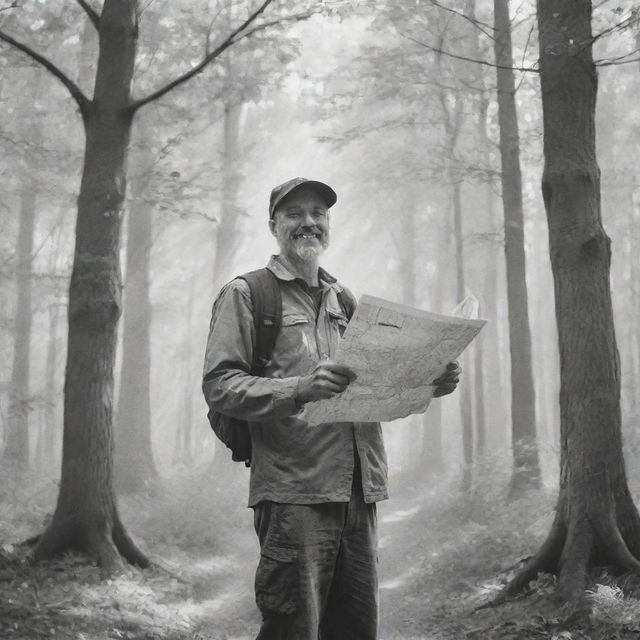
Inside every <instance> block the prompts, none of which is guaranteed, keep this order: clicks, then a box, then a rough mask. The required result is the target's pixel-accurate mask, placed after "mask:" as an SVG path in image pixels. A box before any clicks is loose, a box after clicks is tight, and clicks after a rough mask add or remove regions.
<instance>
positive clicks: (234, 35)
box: [129, 0, 273, 112]
mask: <svg viewBox="0 0 640 640" xmlns="http://www.w3.org/2000/svg"><path fill="white" fill-rule="evenodd" d="M272 2H273V0H264V2H263V3H262V4H261V5H260V6H259V7H258V8H257V9H256V10H255V11H254V12H253V13H251V14H250V15H249V17H248V18H247V19H246V20H245V21H244V22H243V23H242V24H241V25H240V26H239V27H237V28H236V29H234V30H233V31H232V32H231V33H230V34H229V35H228V36H227V38H226V39H225V40H224V41H223V42H222V43H221V44H219V45H218V46H217V47H216V48H215V49H214V50H213V51H211V52H209V53H207V54H206V55H205V56H204V57H203V58H202V60H201V61H200V62H199V63H198V64H197V65H196V66H195V67H192V68H191V69H189V71H186V72H185V73H183V74H182V75H180V76H178V77H177V78H174V79H173V80H171V82H168V83H167V84H165V85H164V86H163V87H160V89H158V90H157V91H154V92H153V93H150V94H149V95H147V96H145V97H144V98H140V99H139V100H134V101H133V102H132V103H131V104H130V105H129V110H130V111H131V112H135V111H137V110H138V109H139V108H140V107H143V106H144V105H146V104H149V103H150V102H153V101H154V100H157V99H158V98H161V97H162V96H164V95H165V94H167V93H169V91H171V90H172V89H175V88H176V87H178V86H180V85H181V84H183V83H184V82H186V81H187V80H190V79H191V78H193V76H195V75H196V74H198V73H200V72H201V71H202V70H203V69H204V68H205V67H206V66H207V65H208V64H209V63H211V62H213V61H214V60H215V59H216V58H217V57H218V56H219V55H220V54H221V53H223V52H224V51H226V50H227V49H228V48H229V47H230V46H231V45H233V44H235V43H236V42H238V41H239V40H242V39H244V38H248V37H249V36H250V35H252V34H253V33H255V32H256V31H259V30H262V29H265V28H266V27H267V26H271V24H273V23H267V24H265V25H259V26H257V27H255V28H253V29H251V30H250V31H248V32H246V33H244V34H242V32H243V31H244V30H245V29H246V28H247V27H248V26H249V25H251V24H252V23H253V22H255V20H256V19H257V18H258V17H259V16H260V15H261V14H262V13H263V12H264V11H265V9H266V8H267V7H268V6H269V5H270V4H271V3H272ZM240 34H242V35H240Z"/></svg>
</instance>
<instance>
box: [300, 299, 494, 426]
mask: <svg viewBox="0 0 640 640" xmlns="http://www.w3.org/2000/svg"><path fill="white" fill-rule="evenodd" d="M454 313H456V314H458V315H454V316H443V315H439V314H436V313H431V312H429V311H422V310H421V309H414V308H412V307H408V306H405V305H401V304H396V303H393V302H389V301H388V300H383V299H381V298H374V297H373V296H367V295H364V296H362V297H361V298H360V301H359V302H358V306H357V308H356V311H355V313H354V315H353V317H352V318H351V321H350V322H349V324H348V326H347V328H346V330H345V332H344V336H343V337H342V339H341V340H340V343H339V346H338V350H337V352H336V355H335V358H334V360H335V361H336V362H338V363H340V364H343V365H346V366H347V367H349V368H350V369H351V370H352V371H353V372H354V373H355V374H356V375H357V378H356V380H354V381H353V382H352V383H351V384H350V385H349V386H348V387H347V389H346V390H345V391H344V392H343V393H341V394H340V395H338V396H336V397H335V398H331V399H330V400H318V401H317V402H309V403H308V404H306V405H305V408H304V410H303V411H302V413H301V414H300V415H299V416H298V417H299V418H301V419H302V420H305V421H306V422H307V423H308V424H310V425H314V424H322V423H324V422H379V421H385V422H386V421H389V420H396V419H397V418H404V417H406V416H408V415H411V414H413V413H423V412H424V411H425V410H426V409H427V407H428V406H429V402H430V401H431V397H432V396H433V391H434V387H433V385H432V383H433V381H434V380H435V379H436V378H438V377H439V376H441V375H442V374H443V373H444V371H445V369H446V367H447V364H448V363H449V362H451V361H452V360H455V359H456V358H457V357H458V356H459V355H460V354H461V353H462V352H463V351H464V349H465V348H466V347H467V345H468V344H469V343H470V342H471V341H472V340H473V338H475V336H476V335H477V334H478V332H479V331H480V329H482V327H483V326H484V324H485V321H484V320H478V319H473V318H470V317H468V316H470V315H475V314H477V303H474V299H473V298H466V299H465V300H464V301H463V302H462V303H461V304H460V305H458V307H457V308H456V311H455V312H454ZM460 316H467V317H460Z"/></svg>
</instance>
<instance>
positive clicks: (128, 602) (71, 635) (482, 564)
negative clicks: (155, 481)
mask: <svg viewBox="0 0 640 640" xmlns="http://www.w3.org/2000/svg"><path fill="white" fill-rule="evenodd" d="M207 473H208V472H207V471H205V472H199V473H198V474H194V473H190V474H186V473H185V474H182V475H180V476H177V477H175V478H173V479H172V480H171V481H170V482H169V481H167V480H165V481H163V483H161V484H159V485H155V486H154V487H153V488H152V489H150V490H149V492H148V493H146V494H144V495H137V496H133V497H128V498H124V499H121V501H120V502H121V509H122V513H123V517H124V519H125V521H126V522H127V524H128V526H129V529H130V532H131V533H132V534H133V535H134V536H135V537H136V539H137V540H138V541H139V542H140V544H141V545H142V546H144V548H145V549H146V550H147V551H148V552H149V553H150V555H151V556H152V557H153V559H154V560H155V562H156V564H155V566H154V567H153V568H152V569H149V570H145V571H142V570H138V569H130V570H128V571H127V572H126V573H124V574H122V575H118V576H113V577H111V578H109V579H103V578H101V576H100V571H99V569H98V568H97V567H94V566H92V565H91V564H89V563H87V561H86V560H85V559H84V558H82V557H79V556H73V555H68V556H65V557H64V558H61V559H60V560H59V561H57V562H53V563H44V564H39V565H33V564H31V563H29V561H28V549H27V548H26V547H24V546H20V545H19V544H18V543H19V542H20V541H21V540H24V539H25V538H27V537H29V536H30V535H32V534H34V533H36V532H37V531H38V530H40V529H41V527H42V523H43V522H44V521H45V520H46V518H47V516H48V513H49V512H50V509H51V506H52V504H53V500H54V499H55V492H56V490H57V487H56V486H55V484H54V483H52V482H51V481H46V480H43V479H30V481H29V482H26V483H22V485H21V486H20V487H17V486H13V488H12V489H7V488H6V486H7V485H5V489H4V491H2V495H0V498H2V499H1V500H0V638H1V639H2V640H18V639H19V640H36V639H40V638H58V639H62V640H108V639H109V640H156V639H157V640H160V639H162V640H231V639H241V638H253V637H255V634H256V631H257V628H258V614H257V611H256V609H255V606H254V603H253V596H252V583H253V571H254V569H255V564H256V560H257V545H256V542H255V540H254V536H253V533H252V518H251V512H250V511H249V510H248V509H246V508H245V507H244V505H243V503H244V500H245V488H244V478H243V477H242V475H243V474H244V470H243V469H240V468H239V467H238V468H236V469H234V470H232V471H230V472H229V473H230V474H232V475H233V476H234V481H233V482H229V483H228V484H226V485H225V487H224V488H223V487H217V488H216V486H215V483H212V482H211V481H210V478H209V477H208V476H207ZM218 484H219V483H218ZM456 485H457V483H455V482H452V483H450V486H452V487H453V486H456ZM25 486H28V487H30V489H29V490H26V489H24V488H23V487H25ZM447 486H449V485H447V484H442V485H435V484H434V483H433V482H431V481H430V482H426V481H425V480H424V479H419V478H416V477H415V475H414V476H413V477H412V476H408V477H404V478H397V477H396V478H395V479H394V481H393V485H392V491H393V494H394V496H393V498H392V500H390V501H388V502H385V503H383V504H381V505H380V508H379V522H380V536H381V538H380V575H381V584H380V595H381V640H392V639H403V640H418V639H421V640H466V639H469V640H493V639H495V640H511V639H518V640H526V639H529V638H530V639H532V640H533V639H542V638H549V639H551V640H571V639H573V640H616V639H624V640H627V639H632V638H633V639H638V638H640V599H637V597H636V596H638V595H640V589H639V588H638V586H637V585H634V584H632V583H631V582H630V581H629V580H625V579H624V578H618V579H617V581H616V582H614V581H613V580H612V578H610V577H608V576H607V575H606V574H601V575H595V576H594V581H593V584H592V586H591V591H590V594H589V602H590V606H591V613H590V615H589V616H588V617H587V618H583V619H579V620H576V619H575V618H574V617H572V616H571V615H570V613H569V612H568V611H567V610H565V609H563V608H562V607H561V606H559V605H558V604H557V603H556V602H555V601H554V599H553V578H552V577H551V576H542V577H540V578H539V580H538V581H537V583H536V584H535V585H534V586H533V589H532V590H531V592H530V593H529V594H527V595H526V596H525V597H523V598H520V599H517V600H515V601H514V602H512V603H509V604H506V605H503V606H500V607H498V608H495V609H493V608H485V609H481V610H477V608H478V606H480V605H481V604H483V603H485V602H487V601H488V600H490V598H491V596H492V595H494V594H495V593H496V592H497V590H498V589H499V587H500V585H501V584H502V583H503V582H504V581H505V580H506V579H507V578H508V577H509V575H511V573H512V572H513V571H514V570H515V569H516V568H517V566H518V564H519V563H520V562H521V561H522V559H523V558H524V556H526V555H527V554H529V553H532V552H533V551H534V550H535V549H536V547H537V546H538V545H539V544H540V542H541V541H542V539H543V537H544V534H545V532H546V531H547V530H548V527H549V525H550V522H551V517H552V510H553V504H554V495H553V493H552V492H546V491H540V492H537V493H535V494H532V495H529V496H527V497H526V498H523V499H522V500H519V501H517V502H514V503H511V504H508V503H506V501H505V499H504V496H503V495H502V490H501V489H491V488H490V487H487V486H483V487H477V491H476V493H475V494H474V495H473V496H462V495H459V494H457V493H456V492H454V490H453V489H449V490H448V489H447ZM34 487H35V489H34ZM424 487H431V489H430V490H425V489H424ZM505 490H506V489H505ZM17 505H18V506H17ZM621 587H623V588H624V595H623V589H621Z"/></svg>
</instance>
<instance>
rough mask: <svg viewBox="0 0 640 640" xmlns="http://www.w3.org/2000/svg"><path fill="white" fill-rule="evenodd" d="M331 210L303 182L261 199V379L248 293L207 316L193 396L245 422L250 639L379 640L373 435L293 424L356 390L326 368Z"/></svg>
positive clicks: (382, 485)
mask: <svg viewBox="0 0 640 640" xmlns="http://www.w3.org/2000/svg"><path fill="white" fill-rule="evenodd" d="M336 199H337V196H336V194H335V192H334V191H333V189H331V187H329V186H328V185H326V184H323V183H321V182H317V181H313V180H307V179H305V178H294V179H293V180H289V181H288V182H285V183H284V184H281V185H279V186H277V187H275V188H274V189H273V191H272V192H271V199H270V203H269V229H270V230H271V233H272V234H273V235H274V236H275V238H276V240H277V241H278V245H279V247H280V255H277V256H273V257H272V258H271V260H270V261H269V264H268V265H267V269H269V270H270V271H271V272H272V273H273V274H274V275H275V276H276V278H277V282H278V286H279V289H280V292H281V296H282V325H281V328H280V331H279V333H278V336H277V338H276V342H275V345H274V348H273V352H272V354H271V359H270V360H269V362H268V363H267V364H266V367H265V368H264V370H263V375H261V376H255V375H251V373H250V371H251V368H252V362H253V355H254V348H255V344H256V331H255V327H254V320H253V316H252V308H253V307H252V299H251V294H250V289H249V286H248V284H247V282H246V281H245V280H243V279H241V278H237V279H235V280H233V281H231V282H230V283H229V284H227V285H226V286H225V287H223V289H222V291H221V292H220V294H219V296H218V298H217V300H216V301H215V303H214V307H213V314H212V320H211V328H210V332H209V339H208V342H207V353H206V358H205V371H204V373H205V380H204V382H203V391H204V394H205V398H206V400H207V403H208V404H209V406H210V407H211V408H212V409H213V410H215V411H217V412H218V413H220V414H225V415H229V416H233V417H235V418H239V419H242V420H246V421H248V423H249V430H250V434H251V444H252V458H251V478H250V490H249V506H250V507H253V509H254V523H255V529H256V533H257V534H258V538H259V540H260V549H261V555H260V562H259V564H258V569H257V572H256V580H255V590H256V602H257V604H258V607H259V609H260V611H261V613H262V617H263V623H262V627H261V630H260V633H259V635H258V639H259V640H265V639H272V638H273V639H276V638H277V639H278V640H307V639H308V640H312V639H313V640H317V639H318V638H319V637H320V638H322V639H323V640H350V639H353V640H374V639H375V638H377V625H378V597H377V537H376V502H377V501H379V500H384V499H385V498H387V464H386V457H385V451H384V446H383V442H382V435H381V430H380V425H379V424H378V423H348V422H345V423H335V424H323V425H319V426H308V425H307V424H306V423H305V422H304V421H303V420H301V419H299V418H298V417H297V415H298V413H299V412H300V410H301V408H302V407H303V406H304V405H305V404H306V403H307V402H312V401H315V400H321V399H326V398H332V397H334V396H336V395H338V394H340V393H342V392H343V391H344V390H345V389H346V388H347V386H348V385H349V383H350V382H351V381H352V380H353V379H354V374H353V372H352V371H350V370H349V369H347V368H346V367H344V366H341V365H339V364H337V363H335V362H334V361H332V360H331V358H332V356H333V355H334V353H335V350H336V347H337V345H338V340H339V339H340V335H341V333H342V331H343V330H344V327H345V326H346V324H347V321H348V318H347V316H346V310H345V304H344V299H345V297H346V296H350V294H349V293H348V292H347V291H346V290H344V289H343V287H342V286H341V285H340V284H339V283H338V282H337V281H336V280H335V278H333V277H332V276H330V275H329V274H328V273H327V272H326V271H324V270H323V269H321V268H320V267H319V258H320V255H321V254H322V252H323V251H324V250H325V249H326V248H327V246H328V245H329V228H330V224H329V209H330V208H331V207H332V206H333V205H334V204H335V202H336ZM459 371H460V370H459V368H458V367H457V364H455V363H452V364H451V365H449V370H448V372H447V374H445V375H444V376H442V377H441V378H440V379H439V380H437V381H436V387H437V388H436V390H435V395H444V394H446V393H451V392H452V391H453V390H454V389H455V387H456V384H457V382H458V374H459Z"/></svg>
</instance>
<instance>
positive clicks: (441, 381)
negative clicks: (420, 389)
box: [431, 360, 462, 398]
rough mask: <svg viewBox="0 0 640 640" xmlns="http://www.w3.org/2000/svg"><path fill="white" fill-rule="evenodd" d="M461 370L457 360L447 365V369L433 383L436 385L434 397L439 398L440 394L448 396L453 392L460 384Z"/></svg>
mask: <svg viewBox="0 0 640 640" xmlns="http://www.w3.org/2000/svg"><path fill="white" fill-rule="evenodd" d="M461 372H462V369H461V368H460V365H459V364H458V362H457V361H456V360H454V361H453V362H450V363H449V364H448V365H447V370H446V371H445V372H444V373H443V374H442V375H441V376H440V377H439V378H436V379H435V380H434V381H433V382H432V383H431V384H433V386H434V387H435V390H434V392H433V397H434V398H439V397H440V396H446V395H448V394H450V393H453V392H454V391H455V389H456V387H457V386H458V381H459V380H460V373H461Z"/></svg>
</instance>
